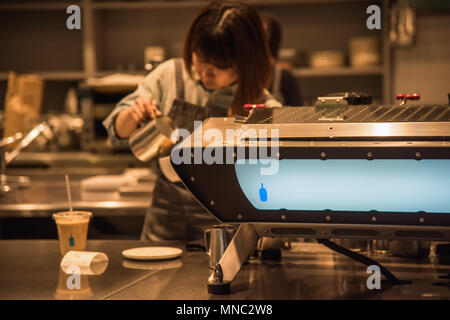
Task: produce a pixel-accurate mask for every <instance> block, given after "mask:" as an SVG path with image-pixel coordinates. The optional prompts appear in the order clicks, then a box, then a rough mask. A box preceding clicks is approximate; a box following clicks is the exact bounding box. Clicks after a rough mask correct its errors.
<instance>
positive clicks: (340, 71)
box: [292, 66, 384, 78]
mask: <svg viewBox="0 0 450 320" xmlns="http://www.w3.org/2000/svg"><path fill="white" fill-rule="evenodd" d="M292 73H293V74H294V76H296V77H299V78H302V77H303V78H307V77H340V76H364V75H383V73H384V70H383V67H382V66H373V67H333V68H294V69H292Z"/></svg>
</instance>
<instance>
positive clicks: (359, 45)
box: [349, 37, 381, 67]
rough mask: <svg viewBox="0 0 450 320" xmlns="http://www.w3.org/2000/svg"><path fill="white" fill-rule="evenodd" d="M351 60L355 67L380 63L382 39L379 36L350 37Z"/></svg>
mask: <svg viewBox="0 0 450 320" xmlns="http://www.w3.org/2000/svg"><path fill="white" fill-rule="evenodd" d="M349 60H350V65H351V66H353V67H366V66H374V65H379V64H380V62H381V54H380V41H379V39H378V38H377V37H354V38H351V39H350V44H349Z"/></svg>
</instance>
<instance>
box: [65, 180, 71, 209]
mask: <svg viewBox="0 0 450 320" xmlns="http://www.w3.org/2000/svg"><path fill="white" fill-rule="evenodd" d="M66 190H67V198H68V199H69V209H70V212H72V197H71V195H70V185H69V175H67V174H66Z"/></svg>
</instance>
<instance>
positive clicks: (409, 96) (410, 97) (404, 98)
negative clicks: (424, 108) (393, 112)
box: [395, 93, 420, 106]
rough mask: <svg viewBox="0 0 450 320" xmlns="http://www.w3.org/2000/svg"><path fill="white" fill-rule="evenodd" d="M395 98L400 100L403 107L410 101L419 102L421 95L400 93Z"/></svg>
mask: <svg viewBox="0 0 450 320" xmlns="http://www.w3.org/2000/svg"><path fill="white" fill-rule="evenodd" d="M395 98H396V99H397V100H399V101H400V105H401V106H403V105H404V104H406V101H408V100H419V99H420V94H418V93H412V94H404V93H399V94H397V95H396V96H395Z"/></svg>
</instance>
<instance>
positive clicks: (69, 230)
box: [53, 211, 92, 256]
mask: <svg viewBox="0 0 450 320" xmlns="http://www.w3.org/2000/svg"><path fill="white" fill-rule="evenodd" d="M91 217H92V212H89V211H63V212H57V213H54V214H53V219H54V220H55V222H56V227H57V229H58V238H59V247H60V249H61V255H62V256H64V255H65V254H66V253H67V252H69V251H71V250H76V251H84V250H86V239H87V231H88V226H89V221H90V219H91Z"/></svg>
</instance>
